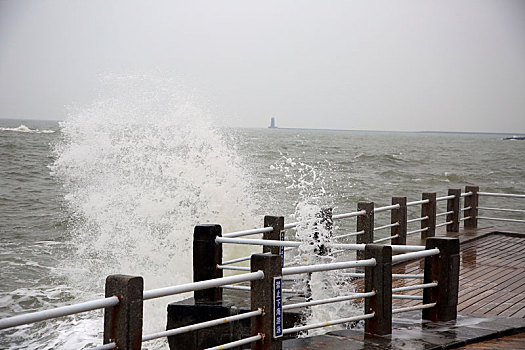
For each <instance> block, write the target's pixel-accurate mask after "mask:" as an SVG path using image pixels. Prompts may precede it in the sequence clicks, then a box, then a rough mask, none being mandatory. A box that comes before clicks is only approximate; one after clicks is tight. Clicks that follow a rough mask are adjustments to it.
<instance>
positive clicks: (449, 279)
mask: <svg viewBox="0 0 525 350" xmlns="http://www.w3.org/2000/svg"><path fill="white" fill-rule="evenodd" d="M433 248H438V249H439V254H438V255H433V256H429V257H426V258H425V280H424V281H425V283H432V282H437V283H438V285H437V287H434V288H425V289H424V290H423V304H428V303H436V306H435V307H433V308H430V309H423V315H422V317H423V319H425V320H430V321H434V322H435V321H450V320H455V319H456V316H457V308H458V292H459V239H458V238H452V237H431V238H429V239H427V241H426V249H433Z"/></svg>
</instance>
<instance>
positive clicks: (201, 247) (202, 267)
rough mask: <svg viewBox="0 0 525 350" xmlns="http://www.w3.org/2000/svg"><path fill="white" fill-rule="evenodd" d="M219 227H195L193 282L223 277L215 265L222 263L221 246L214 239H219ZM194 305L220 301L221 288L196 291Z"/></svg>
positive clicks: (220, 230)
mask: <svg viewBox="0 0 525 350" xmlns="http://www.w3.org/2000/svg"><path fill="white" fill-rule="evenodd" d="M221 235H222V228H221V226H220V225H214V224H208V225H198V226H195V230H194V232H193V281H194V282H199V281H205V280H210V279H214V278H220V277H222V276H223V273H222V270H221V269H218V268H217V265H220V264H221V263H222V244H221V243H216V242H215V238H217V237H221ZM194 297H195V303H212V302H217V301H221V300H222V288H220V287H216V288H210V289H204V290H196V291H195V292H194Z"/></svg>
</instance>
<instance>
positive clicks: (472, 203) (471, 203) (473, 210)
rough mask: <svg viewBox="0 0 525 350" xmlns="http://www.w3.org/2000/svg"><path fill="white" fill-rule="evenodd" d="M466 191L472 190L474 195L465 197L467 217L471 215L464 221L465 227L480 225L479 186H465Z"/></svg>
mask: <svg viewBox="0 0 525 350" xmlns="http://www.w3.org/2000/svg"><path fill="white" fill-rule="evenodd" d="M465 192H466V193H468V192H472V195H470V196H467V197H465V208H468V207H470V209H467V210H465V217H466V218H467V217H470V219H466V220H465V221H464V227H465V228H477V227H478V200H479V195H478V192H479V186H465Z"/></svg>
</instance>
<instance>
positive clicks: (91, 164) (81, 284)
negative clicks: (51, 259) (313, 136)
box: [52, 76, 262, 348]
mask: <svg viewBox="0 0 525 350" xmlns="http://www.w3.org/2000/svg"><path fill="white" fill-rule="evenodd" d="M104 83H105V89H104V91H103V93H102V94H101V96H103V97H101V98H99V99H98V100H96V101H95V102H93V103H92V104H91V105H90V106H87V107H84V108H80V109H77V110H76V111H74V112H72V113H71V114H70V116H69V117H68V118H67V120H66V121H65V122H63V123H61V132H62V139H61V141H60V142H59V143H58V144H57V145H56V147H55V153H56V157H57V159H56V161H55V163H54V164H53V166H52V172H53V174H54V175H55V176H56V177H57V178H58V179H59V180H60V181H61V182H62V183H63V186H64V187H65V192H66V193H67V195H66V198H65V199H66V203H67V206H68V208H67V209H68V210H69V212H70V213H71V222H70V224H69V227H68V232H69V239H68V244H69V253H68V254H67V255H66V256H65V257H64V263H63V266H62V271H63V272H64V273H65V274H66V275H67V277H68V281H69V283H70V284H71V285H72V286H74V287H75V288H77V289H78V290H79V291H82V295H83V296H84V298H85V296H95V295H100V293H101V292H102V291H103V288H104V287H103V283H104V279H105V277H106V276H107V275H109V274H117V273H119V274H131V275H140V276H143V277H144V283H145V289H146V290H149V289H154V288H159V287H165V286H169V285H175V284H180V283H185V282H189V281H191V277H192V254H191V251H192V250H191V246H192V233H193V227H194V226H195V225H196V224H199V223H220V224H221V225H222V226H223V230H224V231H225V232H228V231H232V230H236V229H243V228H247V227H255V226H257V223H259V222H262V219H260V218H257V217H256V216H255V215H254V213H255V205H254V203H255V201H254V200H253V196H252V191H251V190H250V182H249V177H248V175H247V174H246V173H245V172H244V171H243V169H242V167H241V166H240V165H239V158H238V156H237V153H236V151H235V145H232V144H229V143H228V142H227V141H225V140H226V138H225V137H222V136H221V133H220V132H218V131H217V130H216V129H215V128H214V127H213V126H212V123H211V120H210V118H209V117H208V116H207V114H206V113H205V112H204V111H203V110H202V109H200V108H198V107H197V105H196V104H195V103H194V102H193V99H192V98H191V96H189V95H187V94H185V93H184V92H182V90H181V89H180V87H178V86H176V84H174V83H173V82H172V81H169V80H165V79H156V78H151V77H144V76H142V77H137V76H133V77H127V76H125V77H123V76H118V77H109V78H106V79H105V82H104ZM225 255H226V256H228V251H226V252H225ZM236 255H238V254H236ZM173 299H174V298H171V299H170V298H163V299H160V300H156V301H148V302H146V303H145V316H144V320H145V326H144V332H145V333H146V334H147V333H151V332H156V331H161V330H163V329H164V327H165V324H166V320H165V310H166V303H167V302H168V301H169V300H173ZM77 321H78V322H77V324H73V325H72V326H71V331H70V332H67V335H66V336H64V337H63V338H64V339H66V338H67V339H68V340H67V343H65V340H64V343H63V346H64V347H67V346H66V345H71V344H72V343H71V341H73V340H71V337H76V336H77V335H78V334H83V333H85V332H84V330H85V329H86V328H87V329H89V331H88V332H87V333H88V334H92V335H93V334H94V335H97V334H98V335H99V336H100V331H101V323H100V322H97V323H93V322H92V319H87V321H85V322H82V320H78V319H77ZM92 326H93V327H95V328H93V329H92V328H90V327H92ZM88 338H89V337H88ZM90 342H91V343H93V344H94V343H95V341H94V340H93V338H90ZM163 343H164V341H161V342H158V343H156V344H155V345H153V346H152V348H157V347H162V344H163ZM85 344H86V337H85V336H81V337H78V338H77V344H75V346H76V347H78V345H85Z"/></svg>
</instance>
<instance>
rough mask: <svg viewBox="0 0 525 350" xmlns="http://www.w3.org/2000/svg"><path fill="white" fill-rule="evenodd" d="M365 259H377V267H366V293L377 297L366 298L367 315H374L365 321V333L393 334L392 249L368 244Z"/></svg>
mask: <svg viewBox="0 0 525 350" xmlns="http://www.w3.org/2000/svg"><path fill="white" fill-rule="evenodd" d="M365 258H366V259H370V258H374V259H376V266H367V267H365V292H371V291H375V292H376V295H374V296H372V297H369V298H365V314H369V313H372V312H373V313H374V314H375V315H374V317H373V318H369V319H366V320H365V332H366V333H370V334H377V335H385V334H391V333H392V247H391V246H387V245H378V244H367V245H366V247H365Z"/></svg>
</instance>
